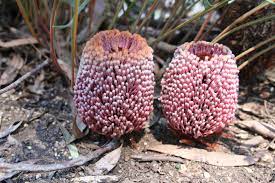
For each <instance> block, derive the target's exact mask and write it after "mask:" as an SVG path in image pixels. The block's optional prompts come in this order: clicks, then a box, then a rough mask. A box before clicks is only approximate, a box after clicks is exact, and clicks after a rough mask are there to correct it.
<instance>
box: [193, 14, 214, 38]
mask: <svg viewBox="0 0 275 183" xmlns="http://www.w3.org/2000/svg"><path fill="white" fill-rule="evenodd" d="M211 17H212V12H210V13H209V14H208V15H207V17H206V19H205V20H204V22H203V24H202V26H201V28H200V30H199V32H198V33H197V35H196V37H195V38H194V41H195V42H196V41H199V39H200V37H201V35H202V33H203V31H204V29H205V27H206V25H207V24H208V22H209V20H210V19H211Z"/></svg>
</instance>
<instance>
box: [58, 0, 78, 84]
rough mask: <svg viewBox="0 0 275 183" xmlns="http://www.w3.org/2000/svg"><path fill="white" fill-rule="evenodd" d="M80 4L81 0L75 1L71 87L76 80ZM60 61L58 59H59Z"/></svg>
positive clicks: (72, 31)
mask: <svg viewBox="0 0 275 183" xmlns="http://www.w3.org/2000/svg"><path fill="white" fill-rule="evenodd" d="M78 6H79V0H75V1H74V16H73V26H72V28H71V29H72V30H71V34H72V40H71V52H72V53H71V59H72V69H71V71H72V73H71V74H72V75H71V88H72V89H73V87H74V82H75V65H76V52H77V44H76V40H77V27H78ZM57 63H58V61H57Z"/></svg>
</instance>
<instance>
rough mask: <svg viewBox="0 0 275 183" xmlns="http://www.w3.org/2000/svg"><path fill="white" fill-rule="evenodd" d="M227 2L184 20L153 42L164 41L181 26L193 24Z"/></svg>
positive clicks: (225, 0)
mask: <svg viewBox="0 0 275 183" xmlns="http://www.w3.org/2000/svg"><path fill="white" fill-rule="evenodd" d="M228 1H229V0H223V1H221V2H219V3H217V4H215V5H213V6H211V7H210V8H208V9H206V10H204V11H202V12H199V13H197V14H195V15H194V16H193V17H192V18H190V19H189V20H186V21H185V22H183V23H181V24H180V25H178V26H176V27H175V28H173V29H171V30H169V31H167V32H166V33H164V34H163V35H162V36H160V37H159V38H157V39H156V40H155V42H158V41H161V40H162V39H164V38H165V37H166V36H168V35H170V34H172V33H174V32H175V31H176V30H178V29H180V28H182V27H183V26H185V25H187V24H189V23H191V22H193V21H194V20H196V19H198V18H200V17H201V16H203V15H205V14H207V13H209V12H211V11H213V10H216V9H218V8H221V7H223V6H224V5H226V4H227V2H228ZM152 44H154V42H153V43H152Z"/></svg>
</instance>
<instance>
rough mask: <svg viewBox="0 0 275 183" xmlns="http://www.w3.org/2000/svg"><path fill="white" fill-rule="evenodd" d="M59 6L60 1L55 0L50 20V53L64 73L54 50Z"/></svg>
mask: <svg viewBox="0 0 275 183" xmlns="http://www.w3.org/2000/svg"><path fill="white" fill-rule="evenodd" d="M58 5H59V0H54V2H53V7H52V14H51V20H50V52H51V58H52V60H53V63H54V65H55V66H56V68H57V69H58V71H59V72H62V69H61V68H60V66H59V64H58V62H57V57H56V53H55V48H54V22H55V18H56V10H57V7H58Z"/></svg>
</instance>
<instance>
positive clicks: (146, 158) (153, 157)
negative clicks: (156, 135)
mask: <svg viewBox="0 0 275 183" xmlns="http://www.w3.org/2000/svg"><path fill="white" fill-rule="evenodd" d="M131 157H132V158H133V159H135V160H137V161H171V162H176V163H184V160H183V159H182V158H179V157H173V156H167V155H156V154H154V155H149V154H140V155H132V156H131Z"/></svg>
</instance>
